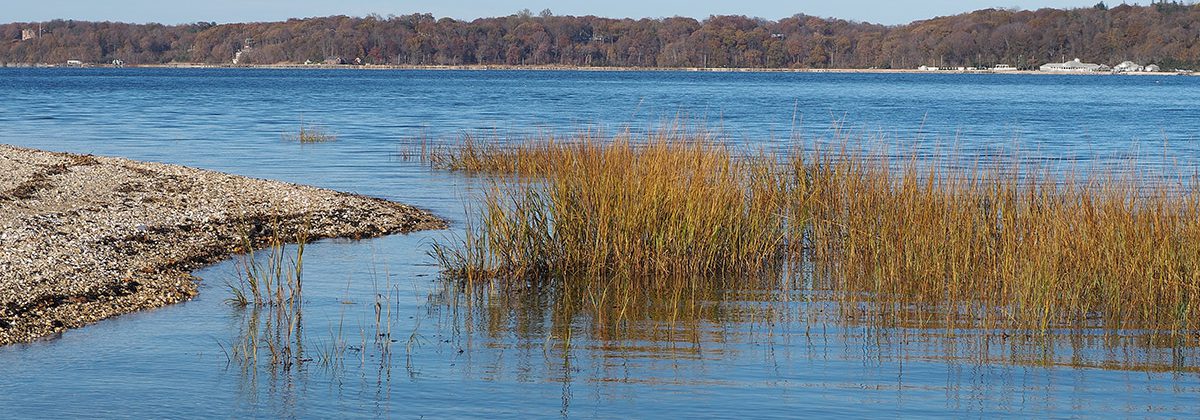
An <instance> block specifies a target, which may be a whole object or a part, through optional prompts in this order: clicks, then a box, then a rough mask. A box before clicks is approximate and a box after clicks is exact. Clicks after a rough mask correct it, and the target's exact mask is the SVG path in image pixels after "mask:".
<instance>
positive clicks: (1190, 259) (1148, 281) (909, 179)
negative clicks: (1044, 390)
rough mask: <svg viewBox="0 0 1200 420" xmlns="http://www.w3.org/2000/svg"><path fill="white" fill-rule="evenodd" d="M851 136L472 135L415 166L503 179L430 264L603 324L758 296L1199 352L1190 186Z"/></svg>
mask: <svg viewBox="0 0 1200 420" xmlns="http://www.w3.org/2000/svg"><path fill="white" fill-rule="evenodd" d="M849 143H850V141H849V139H842V145H841V146H839V147H828V146H826V147H812V148H809V149H806V150H800V149H798V150H795V151H793V152H790V153H786V154H780V155H769V154H766V153H741V152H739V151H736V150H733V149H732V148H730V147H728V146H725V145H722V144H720V142H717V141H715V140H713V139H712V138H710V137H709V136H705V135H696V134H692V133H686V132H682V131H671V130H667V131H660V132H657V133H651V134H648V135H644V136H636V137H635V136H631V135H628V134H625V135H618V136H615V137H611V138H609V137H603V136H597V135H593V134H583V135H580V136H578V137H575V138H571V139H569V140H562V139H553V138H546V139H541V140H537V139H534V140H528V141H525V142H522V143H517V144H511V145H508V146H494V145H478V144H476V143H475V142H473V141H468V142H464V143H463V144H462V145H461V146H460V147H458V148H455V149H441V150H434V151H431V152H428V153H427V154H426V158H427V159H428V160H429V162H430V163H431V164H432V165H434V166H435V167H438V168H444V169H451V170H462V171H468V172H473V173H486V174H491V175H495V178H494V179H495V182H494V184H493V186H492V187H491V188H490V189H489V190H488V191H487V192H486V193H485V194H484V197H483V202H482V204H481V208H480V209H479V210H478V212H476V213H475V214H474V215H473V217H472V220H471V221H470V225H469V226H468V227H467V230H466V233H465V235H466V236H465V237H463V238H461V241H458V242H457V243H453V244H446V243H439V244H436V245H435V246H434V248H433V250H432V252H431V253H432V254H433V255H434V256H435V257H436V258H437V259H438V260H439V261H440V263H441V264H442V266H443V267H444V268H445V270H446V274H447V276H449V277H451V278H455V279H458V280H460V281H461V282H462V283H463V284H465V285H474V286H486V287H488V288H491V289H500V290H508V291H524V290H530V289H538V290H554V291H556V293H557V294H558V295H559V297H560V300H562V301H571V302H575V303H574V304H572V305H575V304H578V305H580V306H582V308H575V309H576V310H582V311H586V312H589V313H591V314H593V315H594V317H595V318H597V319H601V318H602V319H609V320H614V321H609V322H621V321H622V320H624V321H629V320H631V319H636V318H630V317H627V315H628V311H630V310H631V309H632V308H638V307H642V306H644V305H641V303H644V302H646V301H648V300H654V299H657V298H662V297H665V298H667V299H674V300H669V301H673V302H676V303H680V302H687V301H688V297H689V294H697V293H703V292H704V291H709V292H711V291H719V290H730V289H745V287H744V285H745V284H747V283H749V284H754V285H755V287H756V288H758V289H759V290H762V289H764V288H765V289H766V290H774V291H776V292H792V291H802V292H804V293H808V294H809V295H811V296H822V297H827V298H828V299H830V300H832V301H835V302H837V303H838V304H839V305H838V306H839V307H840V308H842V312H843V313H846V314H851V316H852V317H855V316H856V317H858V318H859V319H860V320H863V319H864V318H867V319H870V320H872V321H873V322H875V323H876V324H881V325H894V326H902V327H907V326H917V327H936V328H945V329H946V331H947V332H948V333H951V334H953V333H954V331H957V330H958V329H960V328H982V329H985V330H998V331H1001V332H1004V333H1005V334H1007V333H1019V334H1021V335H1023V336H1048V335H1051V334H1054V333H1055V332H1056V331H1064V330H1065V331H1073V332H1077V333H1082V332H1087V334H1099V335H1102V336H1105V337H1110V338H1116V337H1122V336H1127V335H1139V336H1146V337H1149V338H1150V339H1152V340H1153V341H1155V342H1156V343H1159V344H1158V345H1166V346H1171V347H1174V346H1195V345H1197V344H1200V317H1198V316H1197V315H1198V314H1200V197H1198V194H1197V193H1198V191H1196V188H1197V184H1196V183H1195V182H1192V181H1187V182H1181V183H1179V184H1177V185H1175V186H1169V185H1168V184H1166V183H1162V182H1143V180H1141V179H1139V178H1137V177H1136V176H1133V175H1123V174H1122V173H1112V172H1109V173H1095V172H1092V173H1091V174H1090V175H1088V176H1086V177H1083V176H1080V175H1078V174H1074V173H1072V172H1070V171H1050V170H1041V171H1039V170H1035V169H1033V168H1029V167H1023V166H1021V165H1013V166H1005V165H1000V164H991V165H977V166H975V167H974V168H972V169H941V168H938V167H936V166H935V165H930V164H928V163H927V162H921V161H918V160H917V159H900V160H898V161H897V160H896V159H894V158H889V156H888V155H887V154H886V153H883V152H868V151H866V150H865V149H863V148H855V147H850V146H849ZM513 175H516V176H513ZM572 296H573V297H572ZM559 304H562V302H559ZM675 306H676V307H678V305H675Z"/></svg>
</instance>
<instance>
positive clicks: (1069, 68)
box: [1040, 58, 1109, 73]
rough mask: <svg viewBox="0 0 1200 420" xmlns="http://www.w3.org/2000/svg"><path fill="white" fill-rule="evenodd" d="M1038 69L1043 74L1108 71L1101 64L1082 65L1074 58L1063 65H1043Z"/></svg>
mask: <svg viewBox="0 0 1200 420" xmlns="http://www.w3.org/2000/svg"><path fill="white" fill-rule="evenodd" d="M1040 69H1041V70H1042V71H1045V72H1054V73H1088V72H1095V71H1108V70H1109V67H1108V66H1106V65H1103V64H1094V63H1084V62H1082V61H1079V59H1078V58H1076V59H1074V60H1071V61H1068V62H1065V63H1049V64H1043V65H1042V67H1040Z"/></svg>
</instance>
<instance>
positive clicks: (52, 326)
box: [0, 145, 446, 346]
mask: <svg viewBox="0 0 1200 420" xmlns="http://www.w3.org/2000/svg"><path fill="white" fill-rule="evenodd" d="M0 171H3V172H5V173H8V174H10V176H8V177H6V178H4V179H2V180H0V346H4V345H9V344H15V343H24V342H31V341H35V340H38V339H42V338H46V337H50V336H53V335H55V334H58V333H62V332H63V331H66V330H68V329H71V328H79V327H83V326H86V325H88V324H92V323H94V322H97V321H100V320H103V319H106V318H110V317H113V316H117V315H121V314H125V313H130V312H135V311H140V310H146V309H153V308H157V307H162V306H166V305H169V304H172V303H177V302H182V301H185V300H188V299H191V298H192V297H194V296H196V294H197V291H198V289H197V283H196V280H197V279H196V278H194V277H193V276H192V275H191V274H190V273H191V272H192V271H193V270H195V269H197V268H200V267H203V266H206V265H210V264H213V263H216V262H220V261H223V260H226V259H228V258H230V257H231V256H233V255H234V254H237V253H240V252H241V251H242V250H241V249H240V248H241V246H242V244H243V242H244V240H245V232H247V231H248V230H249V231H250V232H255V231H262V230H270V229H272V228H275V229H278V231H279V233H280V236H281V237H283V238H284V239H285V240H287V241H289V242H294V241H295V240H296V238H298V237H301V236H302V235H301V234H302V233H303V234H304V235H307V238H309V240H318V239H324V238H366V237H377V236H383V235H389V234H395V233H410V232H415V231H418V230H427V229H441V228H445V227H446V222H445V221H444V220H442V219H439V218H437V217H436V216H434V215H432V214H430V213H429V212H427V211H424V210H420V209H417V208H415V207H411V206H407V205H404V204H400V203H395V202H391V201H387V200H383V199H378V198H371V197H366V196H362V195H357V194H350V193H342V192H337V191H332V190H327V189H320V188H316V187H309V186H303V185H297V184H288V183H284V182H279V181H270V180H264V179H255V178H247V177H241V176H237V175H230V174H225V173H220V172H215V171H208V170H202V169H196V168H190V167H185V166H179V165H168V164H161V163H152V162H141V161H134V160H130V159H125V158H118V157H100V156H91V155H78V154H71V153H58V152H48V151H42V150H36V149H26V148H19V147H14V146H9V145H0ZM257 238H258V239H257V240H256V242H262V241H263V240H264V239H265V237H264V236H262V235H261V234H260V235H259V236H258V237H257ZM257 245H259V246H261V245H262V244H261V243H259V244H257Z"/></svg>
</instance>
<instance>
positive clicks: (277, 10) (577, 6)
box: [0, 0, 1148, 25]
mask: <svg viewBox="0 0 1200 420" xmlns="http://www.w3.org/2000/svg"><path fill="white" fill-rule="evenodd" d="M1097 1H1099V0H923V1H908V0H790V1H788V0H736V1H728V0H725V1H718V0H665V1H664V0H654V1H648V0H604V1H597V0H583V1H579V0H558V1H553V0H492V1H465V0H189V1H177V0H0V22H31V21H44V20H51V19H76V20H110V21H121V22H135V23H147V22H158V23H166V24H176V23H187V22H199V21H204V22H218V23H228V22H256V21H278V20H286V19H288V18H292V17H310V16H329V15H349V16H366V15H368V14H371V13H377V14H379V15H382V16H387V15H403V14H411V13H432V14H433V15H434V16H436V17H439V18H440V17H452V18H456V19H464V20H471V19H475V18H479V17H491V16H507V15H511V14H514V13H516V12H517V11H519V10H522V9H529V10H531V11H533V13H535V14H536V13H538V12H540V11H542V10H543V9H550V10H551V11H553V12H554V13H555V14H558V15H597V16H607V17H635V18H641V17H651V18H660V17H670V16H691V17H695V18H701V19H702V18H704V17H707V16H709V15H714V14H718V15H719V14H736V15H747V16H754V17H762V18H767V19H772V20H776V19H780V18H784V17H788V16H792V15H794V14H797V13H804V14H808V15H813V16H820V17H836V18H842V19H850V20H856V21H864V22H874V23H883V24H887V25H895V24H903V23H908V22H911V21H914V20H920V19H928V18H932V17H936V16H945V15H953V14H958V13H962V12H968V11H972V10H977V9H985V8H989V7H996V8H1014V7H1015V8H1021V9H1026V10H1036V9H1040V8H1043V7H1054V8H1068V7H1089V6H1092V5H1094V4H1096V2H1097ZM1147 1H1148V0H1147ZM1121 2H1122V1H1121V0H1108V4H1109V5H1110V6H1114V5H1117V4H1120V3H1121ZM1126 2H1128V3H1130V4H1133V3H1136V1H1129V0H1127V1H1126Z"/></svg>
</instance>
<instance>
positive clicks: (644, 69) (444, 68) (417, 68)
mask: <svg viewBox="0 0 1200 420" xmlns="http://www.w3.org/2000/svg"><path fill="white" fill-rule="evenodd" d="M0 68H107V69H116V68H144V69H243V70H254V69H260V70H373V71H388V70H390V71H576V72H685V73H833V74H959V75H971V74H974V75H981V74H987V75H1004V74H1012V75H1032V76H1200V73H1196V72H1191V73H1181V72H1174V71H1159V72H1122V73H1112V72H1047V71H1040V70H1007V71H994V70H919V69H856V68H836V69H814V68H806V69H793V68H760V67H596V66H563V65H500V64H494V65H482V64H470V65H393V64H363V65H352V64H251V65H233V64H205V63H171V64H136V65H135V64H129V65H121V66H116V65H112V64H85V65H82V66H68V65H60V64H55V65H50V64H28V63H19V64H18V63H7V64H6V65H4V66H0Z"/></svg>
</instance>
